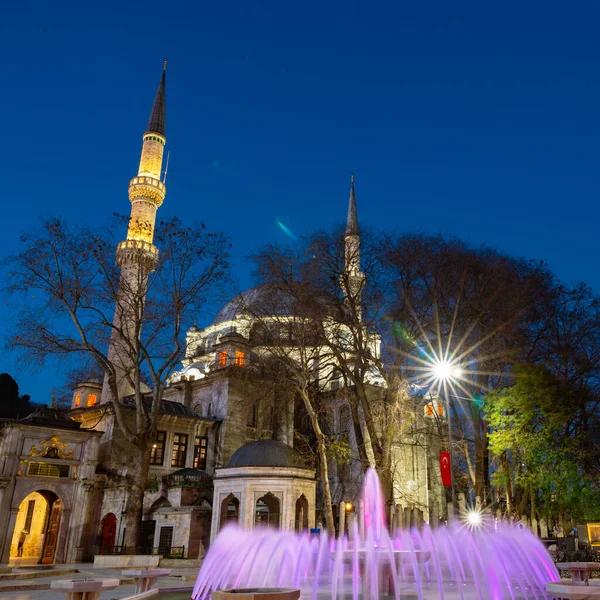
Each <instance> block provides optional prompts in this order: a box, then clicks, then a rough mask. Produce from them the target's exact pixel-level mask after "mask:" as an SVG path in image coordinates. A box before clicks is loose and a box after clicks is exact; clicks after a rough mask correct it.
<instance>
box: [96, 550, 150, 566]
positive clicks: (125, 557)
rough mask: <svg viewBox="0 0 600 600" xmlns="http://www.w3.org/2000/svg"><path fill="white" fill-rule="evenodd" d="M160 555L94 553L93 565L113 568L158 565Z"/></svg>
mask: <svg viewBox="0 0 600 600" xmlns="http://www.w3.org/2000/svg"><path fill="white" fill-rule="evenodd" d="M159 561H160V556H156V555H152V554H106V555H102V554H96V555H95V556H94V566H95V567H103V568H114V569H128V568H131V567H143V568H150V567H158V563H159Z"/></svg>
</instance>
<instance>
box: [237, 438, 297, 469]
mask: <svg viewBox="0 0 600 600" xmlns="http://www.w3.org/2000/svg"><path fill="white" fill-rule="evenodd" d="M235 467H297V468H304V467H303V465H302V464H301V463H300V461H299V460H298V459H297V457H296V456H295V454H294V450H293V448H291V447H290V446H288V445H287V444H284V443H283V442H278V441H277V440H259V441H258V442H250V443H249V444H244V445H243V446H242V447H241V448H238V449H237V450H236V451H235V452H234V453H233V454H232V455H231V458H230V459H229V462H228V463H227V465H226V468H228V469H231V468H235Z"/></svg>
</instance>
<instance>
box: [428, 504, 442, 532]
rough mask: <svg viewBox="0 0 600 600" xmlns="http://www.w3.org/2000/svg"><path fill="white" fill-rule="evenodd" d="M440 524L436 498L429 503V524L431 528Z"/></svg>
mask: <svg viewBox="0 0 600 600" xmlns="http://www.w3.org/2000/svg"><path fill="white" fill-rule="evenodd" d="M439 524H440V511H439V509H438V503H437V500H434V501H433V503H432V504H431V514H430V517H429V526H430V527H432V528H435V527H437V526H438V525H439Z"/></svg>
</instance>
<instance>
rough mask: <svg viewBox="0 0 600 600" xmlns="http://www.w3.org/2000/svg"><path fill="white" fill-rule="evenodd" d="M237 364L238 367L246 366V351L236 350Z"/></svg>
mask: <svg viewBox="0 0 600 600" xmlns="http://www.w3.org/2000/svg"><path fill="white" fill-rule="evenodd" d="M235 366H236V367H243V366H244V353H243V352H236V353H235Z"/></svg>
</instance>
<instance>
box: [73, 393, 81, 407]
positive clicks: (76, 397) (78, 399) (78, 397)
mask: <svg viewBox="0 0 600 600" xmlns="http://www.w3.org/2000/svg"><path fill="white" fill-rule="evenodd" d="M80 404H81V394H77V396H75V404H74V406H75V408H77V407H78V406H79V405H80Z"/></svg>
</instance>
